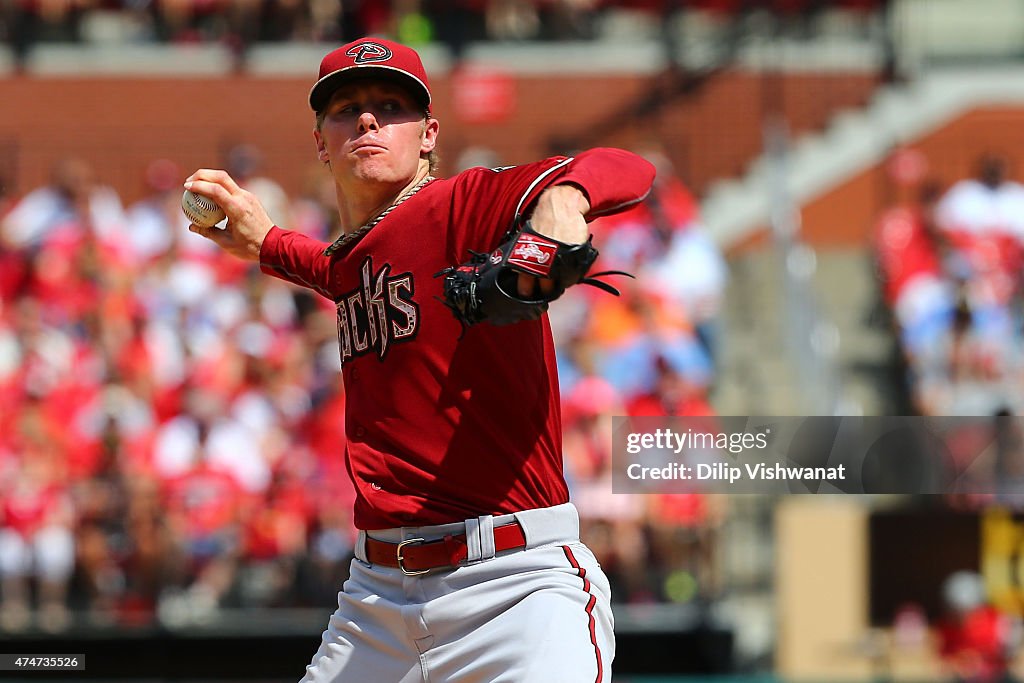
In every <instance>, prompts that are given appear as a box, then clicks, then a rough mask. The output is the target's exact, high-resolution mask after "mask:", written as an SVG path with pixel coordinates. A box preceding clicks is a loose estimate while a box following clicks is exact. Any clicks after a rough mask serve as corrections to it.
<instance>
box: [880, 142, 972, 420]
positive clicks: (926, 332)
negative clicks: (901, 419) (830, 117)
mask: <svg viewBox="0 0 1024 683" xmlns="http://www.w3.org/2000/svg"><path fill="white" fill-rule="evenodd" d="M886 170H887V173H888V175H889V180H890V187H891V189H892V191H893V192H894V193H895V195H896V199H895V201H894V203H893V204H892V205H891V206H890V207H889V208H887V209H885V210H884V211H883V212H882V214H881V215H880V216H879V219H878V224H877V227H876V232H875V238H874V250H875V261H876V265H877V268H878V273H879V276H880V278H881V281H882V285H883V287H882V292H883V299H884V301H885V303H886V305H887V306H888V307H889V309H890V310H891V311H892V312H893V316H894V320H895V324H896V328H897V329H896V332H897V334H898V335H899V339H900V344H901V348H902V350H903V353H904V356H905V358H906V362H907V367H908V368H909V372H910V375H909V377H908V381H909V384H910V390H911V395H912V400H913V402H914V405H915V406H916V409H917V410H918V411H919V412H922V413H924V414H941V413H942V407H943V403H942V401H943V400H944V399H948V393H949V383H950V381H951V379H952V378H951V367H952V366H951V364H952V362H953V361H952V342H953V333H954V309H955V303H956V302H955V298H954V297H955V293H954V289H953V285H952V283H951V282H950V280H949V277H948V276H947V274H946V270H945V266H944V259H943V252H942V248H941V247H942V240H941V237H940V235H939V233H938V231H937V228H936V226H935V219H934V212H935V203H936V200H937V199H938V194H939V193H938V190H937V188H936V187H935V186H934V185H933V184H931V183H928V182H927V181H926V176H927V161H926V159H925V158H924V155H922V154H921V153H920V152H918V151H916V150H911V149H900V150H897V151H895V152H894V153H893V154H892V155H891V156H890V158H889V160H888V162H887V164H886Z"/></svg>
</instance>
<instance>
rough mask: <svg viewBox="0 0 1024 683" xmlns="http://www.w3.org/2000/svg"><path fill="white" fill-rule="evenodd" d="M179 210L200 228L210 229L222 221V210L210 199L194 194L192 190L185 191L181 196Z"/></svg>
mask: <svg viewBox="0 0 1024 683" xmlns="http://www.w3.org/2000/svg"><path fill="white" fill-rule="evenodd" d="M181 210H182V211H184V212H185V216H186V217H187V218H188V219H189V220H190V221H192V222H193V223H195V224H196V225H198V226H199V227H200V228H212V227H213V226H215V225H217V223H220V222H221V221H222V220H224V209H222V208H220V207H219V206H217V204H216V203H215V202H214V201H213V200H212V199H207V198H206V197H204V196H203V195H201V194H195V193H194V192H192V190H185V194H183V195H181Z"/></svg>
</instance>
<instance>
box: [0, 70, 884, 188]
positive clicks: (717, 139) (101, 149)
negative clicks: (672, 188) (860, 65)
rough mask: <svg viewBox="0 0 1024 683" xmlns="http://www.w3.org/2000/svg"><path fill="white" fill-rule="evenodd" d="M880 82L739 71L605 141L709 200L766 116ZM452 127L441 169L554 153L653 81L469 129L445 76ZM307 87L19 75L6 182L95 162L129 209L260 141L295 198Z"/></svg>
mask: <svg viewBox="0 0 1024 683" xmlns="http://www.w3.org/2000/svg"><path fill="white" fill-rule="evenodd" d="M875 82H876V79H875V77H874V76H872V75H870V74H862V73H859V74H828V75H806V74H795V75H786V76H785V77H779V78H772V77H766V76H762V75H758V74H753V73H750V72H742V71H737V72H732V73H727V74H724V75H722V76H720V77H719V78H717V79H716V80H714V81H713V82H712V83H710V84H709V86H708V87H707V88H705V89H703V90H702V91H700V92H699V93H698V95H697V96H696V97H695V98H694V99H693V100H692V101H690V102H687V103H680V104H674V105H671V106H669V107H667V108H665V109H664V110H663V111H662V112H660V113H658V114H655V115H646V116H625V117H622V119H623V120H622V122H621V126H620V127H618V128H615V129H614V132H613V133H612V134H610V135H609V136H607V137H606V138H605V139H604V140H602V141H600V142H601V143H602V144H615V145H621V146H627V147H634V146H642V145H651V144H660V145H663V146H664V147H665V148H666V150H667V151H668V152H669V154H670V156H671V157H672V158H673V160H674V161H675V162H676V165H677V168H678V172H679V173H680V175H682V176H683V178H684V179H685V180H687V181H688V182H689V183H690V184H691V185H692V186H693V187H694V188H695V189H696V190H697V191H698V192H700V191H703V190H704V189H705V188H706V187H707V185H708V183H709V182H710V181H711V180H714V179H716V178H718V177H722V176H730V175H734V174H736V173H739V172H741V171H742V170H743V168H744V166H745V165H746V164H747V163H748V162H749V161H750V160H751V159H752V158H754V157H755V156H756V155H757V154H758V153H759V152H760V149H761V120H762V116H763V114H764V112H765V110H766V109H767V108H769V106H770V104H771V103H772V102H781V103H782V106H784V108H785V110H786V113H787V116H788V117H789V119H790V121H791V124H792V127H793V128H794V130H795V131H797V132H801V131H804V130H808V129H813V128H818V127H820V126H822V125H823V124H824V123H825V122H826V121H827V119H828V117H829V116H830V114H831V113H832V112H834V111H835V110H836V109H839V108H842V107H848V106H858V105H860V104H863V103H864V102H865V101H866V100H867V98H868V97H869V95H870V93H871V91H872V90H873V88H874V86H875ZM432 85H433V88H434V92H435V101H436V104H435V113H436V114H437V116H438V117H439V118H440V119H441V122H442V128H441V150H440V151H441V155H442V160H443V162H444V163H443V166H444V168H443V170H445V171H446V172H450V171H451V167H452V164H453V163H454V160H455V159H456V157H457V156H458V154H459V152H460V151H461V150H463V149H465V148H466V147H468V146H471V145H483V146H488V147H490V148H492V149H494V150H495V151H496V152H497V153H498V156H499V158H500V159H501V161H502V162H503V163H520V162H524V161H529V160H532V159H535V158H540V157H542V156H545V155H546V154H547V153H548V150H549V140H550V139H551V137H552V135H567V134H578V133H580V132H581V131H583V130H586V128H587V127H588V126H592V125H594V124H595V123H597V122H599V121H601V120H603V119H605V118H607V117H608V116H609V115H610V114H612V113H613V112H616V111H622V110H623V109H624V108H626V107H628V104H629V103H630V102H632V101H634V99H635V98H636V97H637V96H638V95H639V94H641V93H642V92H643V91H644V90H645V88H646V87H647V85H648V81H647V80H646V79H644V78H643V77H639V76H607V77H590V76H579V75H573V76H545V77H543V78H541V77H526V76H519V77H517V78H516V81H515V92H516V97H515V106H514V107H513V110H512V112H511V114H510V116H509V118H508V120H507V121H506V122H503V123H500V124H487V125H465V124H461V123H460V122H459V119H458V116H457V112H455V111H453V110H452V96H451V95H452V93H451V82H450V81H449V80H448V79H446V78H443V77H437V78H435V79H434V80H433V83H432ZM308 88H309V83H308V82H307V80H306V79H294V78H280V79H271V78H259V79H256V78H233V79H228V78H192V79H164V78H161V79H152V80H140V79H133V78H94V79H90V80H82V79H68V78H39V79H26V78H10V79H6V80H0V100H2V101H3V106H0V177H3V176H7V178H6V181H7V182H8V183H12V184H13V186H14V188H15V191H16V192H25V191H27V190H29V189H32V188H33V187H36V186H38V185H39V184H41V183H43V182H45V180H46V178H47V175H48V169H49V168H50V166H51V165H52V163H53V161H54V160H55V159H56V158H58V157H60V156H61V155H74V156H80V157H83V158H85V159H86V160H87V161H89V162H91V163H93V164H94V165H95V166H96V167H97V169H98V170H99V172H100V175H101V176H102V178H103V179H104V181H105V182H106V183H108V184H110V185H113V186H114V187H116V188H117V189H118V190H119V191H120V192H121V193H122V195H123V197H124V198H125V200H126V201H131V200H132V199H134V198H136V197H138V196H139V194H140V193H141V192H142V191H143V187H142V180H141V174H142V171H143V169H144V168H145V166H146V164H147V163H148V162H149V161H150V160H152V159H154V158H157V157H167V158H170V159H172V160H174V161H176V162H178V163H180V164H181V165H182V167H183V168H185V169H187V170H189V171H191V170H192V169H194V168H197V167H200V166H219V165H220V164H221V159H222V158H223V152H224V151H225V150H226V149H227V148H228V147H230V146H231V145H232V144H235V143H239V142H248V143H254V144H256V145H257V146H259V147H260V148H261V149H262V150H263V152H264V154H265V156H266V160H267V169H266V172H267V174H268V175H271V176H272V177H274V178H275V179H277V180H278V181H279V182H281V183H282V184H283V185H284V186H285V188H286V189H287V190H288V191H290V192H292V193H295V192H298V191H300V190H301V188H302V186H303V183H304V179H306V178H308V177H309V175H310V174H311V173H317V172H318V168H319V166H318V164H317V163H316V159H315V155H314V148H313V142H312V137H311V133H310V131H311V129H312V125H313V122H312V115H311V113H310V112H309V111H308V110H307V108H306V105H305V101H306V95H307V92H308Z"/></svg>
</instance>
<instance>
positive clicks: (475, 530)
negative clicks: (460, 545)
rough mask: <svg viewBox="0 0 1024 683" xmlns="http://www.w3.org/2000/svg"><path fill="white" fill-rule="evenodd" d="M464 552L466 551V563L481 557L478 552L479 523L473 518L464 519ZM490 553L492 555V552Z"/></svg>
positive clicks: (471, 562)
mask: <svg viewBox="0 0 1024 683" xmlns="http://www.w3.org/2000/svg"><path fill="white" fill-rule="evenodd" d="M481 519H482V518H481ZM492 542H493V541H492ZM466 552H467V553H468V554H467V555H466V563H467V564H473V563H474V562H479V561H480V560H481V558H482V555H481V553H480V523H479V522H478V521H477V520H475V519H467V520H466ZM491 554H492V555H493V553H491Z"/></svg>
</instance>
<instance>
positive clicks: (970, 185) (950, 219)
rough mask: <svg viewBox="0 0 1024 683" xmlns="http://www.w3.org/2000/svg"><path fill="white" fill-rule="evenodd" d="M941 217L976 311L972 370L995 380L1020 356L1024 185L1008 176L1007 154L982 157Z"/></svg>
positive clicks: (941, 208) (952, 268) (945, 202)
mask: <svg viewBox="0 0 1024 683" xmlns="http://www.w3.org/2000/svg"><path fill="white" fill-rule="evenodd" d="M936 221H937V223H938V226H939V228H940V229H941V230H942V231H943V233H944V234H945V236H946V238H947V239H948V242H949V244H950V256H951V258H950V261H949V262H948V263H947V264H946V267H947V269H948V272H949V273H950V275H951V276H952V277H953V278H954V279H955V280H957V281H958V282H960V283H962V284H961V288H962V296H963V300H964V303H965V306H966V309H967V312H968V313H969V315H970V333H969V334H970V336H969V341H970V344H971V347H972V351H973V353H972V354H971V357H970V361H971V362H970V367H969V368H968V370H969V372H970V374H971V375H973V376H976V377H982V378H985V379H995V378H996V377H1000V376H1003V375H1005V374H1006V372H1007V371H1009V370H1010V368H1011V364H1013V363H1015V362H1016V361H1017V360H1018V359H1017V358H1016V357H1015V356H1016V355H1017V349H1016V346H1017V345H1016V343H1015V340H1016V339H1017V332H1018V330H1019V329H1020V321H1019V320H1018V319H1017V315H1016V312H1015V306H1014V302H1015V300H1016V299H1017V298H1018V297H1019V296H1020V276H1019V273H1020V271H1021V265H1022V257H1024V250H1022V241H1021V240H1022V239H1024V185H1021V184H1020V183H1017V182H1015V181H1012V180H1010V179H1009V178H1008V168H1007V163H1006V161H1005V159H1003V158H1002V157H999V156H996V155H992V154H986V155H984V156H982V157H981V159H979V162H978V173H977V176H976V177H975V178H971V179H966V180H962V181H960V182H958V183H956V184H954V185H953V186H952V187H951V188H950V189H949V191H948V192H947V193H946V195H945V196H943V197H942V199H941V200H940V202H939V205H938V207H937V209H936Z"/></svg>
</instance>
